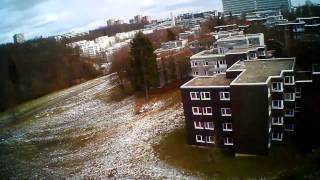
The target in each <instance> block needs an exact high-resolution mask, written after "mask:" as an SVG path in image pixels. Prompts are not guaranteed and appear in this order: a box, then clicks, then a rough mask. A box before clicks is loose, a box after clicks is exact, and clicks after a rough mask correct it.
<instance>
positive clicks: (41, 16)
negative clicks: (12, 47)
mask: <svg viewBox="0 0 320 180" xmlns="http://www.w3.org/2000/svg"><path fill="white" fill-rule="evenodd" d="M204 10H220V11H221V10H222V2H221V0H116V1H115V0H0V17H4V18H1V21H0V43H7V42H12V36H13V35H14V34H16V33H24V35H25V37H26V39H30V38H34V37H36V36H51V35H58V34H63V33H67V32H71V31H77V32H81V31H86V30H89V29H94V28H97V27H101V26H105V25H106V20H107V19H110V18H115V19H124V20H126V21H128V20H129V19H131V18H133V16H134V15H137V14H141V15H149V16H151V17H152V18H153V19H158V18H167V17H169V16H170V12H173V13H174V14H179V13H185V12H197V11H204Z"/></svg>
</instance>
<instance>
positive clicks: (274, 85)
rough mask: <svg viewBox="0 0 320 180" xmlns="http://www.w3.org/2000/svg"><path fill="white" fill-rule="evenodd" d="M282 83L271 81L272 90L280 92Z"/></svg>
mask: <svg viewBox="0 0 320 180" xmlns="http://www.w3.org/2000/svg"><path fill="white" fill-rule="evenodd" d="M282 91H283V84H282V82H273V83H272V92H282Z"/></svg>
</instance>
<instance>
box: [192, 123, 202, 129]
mask: <svg viewBox="0 0 320 180" xmlns="http://www.w3.org/2000/svg"><path fill="white" fill-rule="evenodd" d="M198 123H199V124H200V126H198V125H199V124H198ZM193 125H194V129H204V126H203V122H201V121H194V122H193Z"/></svg>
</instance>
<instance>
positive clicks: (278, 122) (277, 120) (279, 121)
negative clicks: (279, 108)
mask: <svg viewBox="0 0 320 180" xmlns="http://www.w3.org/2000/svg"><path fill="white" fill-rule="evenodd" d="M272 125H283V117H272Z"/></svg>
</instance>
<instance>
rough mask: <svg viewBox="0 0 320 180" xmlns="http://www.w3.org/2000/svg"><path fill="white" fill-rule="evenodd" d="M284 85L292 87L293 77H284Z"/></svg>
mask: <svg viewBox="0 0 320 180" xmlns="http://www.w3.org/2000/svg"><path fill="white" fill-rule="evenodd" d="M284 84H286V85H293V84H294V77H293V76H285V77H284Z"/></svg>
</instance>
